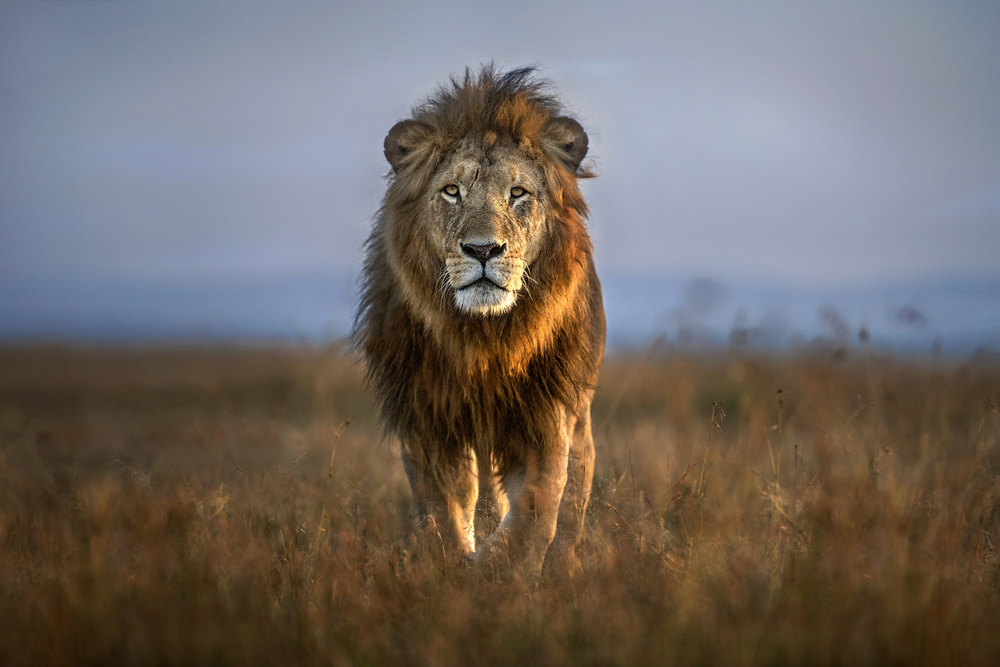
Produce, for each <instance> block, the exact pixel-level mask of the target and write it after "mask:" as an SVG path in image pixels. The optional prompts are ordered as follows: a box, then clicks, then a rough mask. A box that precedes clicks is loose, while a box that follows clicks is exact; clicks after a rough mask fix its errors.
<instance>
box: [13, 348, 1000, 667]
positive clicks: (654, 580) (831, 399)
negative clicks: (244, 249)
mask: <svg viewBox="0 0 1000 667" xmlns="http://www.w3.org/2000/svg"><path fill="white" fill-rule="evenodd" d="M998 401H1000V369H998V368H996V367H992V368H990V367H986V366H984V365H982V364H979V365H977V364H973V363H968V362H964V363H963V362H959V361H954V362H953V361H932V360H923V361H898V360H896V361H894V360H892V359H886V358H880V357H878V356H875V355H866V354H863V353H861V352H858V353H855V354H852V355H848V357H847V358H846V359H834V358H831V357H829V356H824V355H810V354H801V355H793V354H788V355H782V356H752V355H747V354H740V353H737V352H731V351H724V352H721V353H719V354H716V355H703V356H699V355H692V354H683V353H680V352H677V351H669V350H659V351H658V350H650V351H648V352H645V353H637V354H633V355H618V356H613V357H611V358H609V359H608V361H607V362H606V364H605V367H604V371H603V373H602V376H601V380H600V387H599V390H598V393H597V396H596V398H595V402H594V408H593V410H594V428H595V440H596V442H597V469H596V475H595V483H594V492H593V496H592V501H591V505H590V508H589V510H588V513H587V517H586V522H587V538H586V541H585V543H584V545H583V548H582V552H581V560H582V564H583V574H582V575H580V576H576V577H569V576H563V575H561V574H559V573H547V574H546V575H544V576H543V577H542V579H541V580H532V581H528V580H523V579H520V578H518V577H517V576H507V577H500V578H496V579H485V578H483V579H477V578H475V577H472V576H470V575H469V573H468V572H467V571H464V570H462V569H455V568H454V567H448V566H446V565H445V564H444V563H443V562H442V560H441V558H440V555H439V554H438V553H435V552H434V550H433V549H432V548H428V547H427V546H426V545H427V544H428V541H427V540H422V539H418V536H416V535H415V534H414V532H413V527H412V526H413V523H412V518H413V517H412V507H411V501H410V494H409V488H408V486H407V484H406V480H405V476H404V474H403V471H402V467H401V465H400V463H399V461H398V456H397V451H396V449H397V444H396V443H395V442H393V440H391V439H385V438H383V437H382V435H381V432H380V430H379V427H378V425H377V422H376V417H375V414H374V410H373V404H372V400H371V398H370V396H369V394H368V393H367V392H366V391H365V389H364V387H363V382H362V371H361V368H360V365H359V364H358V363H357V362H356V360H354V359H352V358H350V357H349V356H348V355H346V353H345V351H344V349H343V348H341V347H338V346H331V347H328V348H312V347H302V348H274V347H272V348H268V347H229V348H208V347H205V348H177V347H161V348H144V349H139V348H127V349H112V348H73V347H59V346H8V347H5V348H0V619H2V620H0V664H2V665H81V664H104V665H109V664H110V665H114V664H122V665H144V664H157V665H208V664H211V665H220V664H233V665H279V664H280V665H396V664H400V665H424V664H426V665H460V664H475V665H490V664H503V665H515V664H524V665H586V664H595V665H643V664H657V665H763V664H766V665H996V664H1000V553H998V550H1000V413H998V408H997V405H998Z"/></svg>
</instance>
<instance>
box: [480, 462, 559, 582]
mask: <svg viewBox="0 0 1000 667" xmlns="http://www.w3.org/2000/svg"><path fill="white" fill-rule="evenodd" d="M568 453H569V450H568V447H567V446H566V444H565V443H551V444H550V449H548V450H547V451H543V452H541V453H530V454H529V455H528V456H527V457H526V460H525V461H524V464H523V465H522V466H518V467H517V468H515V469H514V470H512V471H511V472H510V473H508V475H507V476H506V477H505V478H504V486H505V487H506V490H507V496H508V498H509V500H510V510H509V511H508V512H507V516H506V517H504V520H503V522H502V523H501V524H500V527H499V528H498V529H497V531H496V532H495V533H494V534H493V535H492V536H490V538H489V539H488V540H487V541H486V544H485V545H484V546H483V549H482V550H481V551H480V553H479V555H478V559H479V561H480V562H481V563H484V564H486V565H487V567H491V568H498V567H499V568H505V567H508V566H511V565H513V566H515V567H522V568H523V569H524V571H525V572H526V573H528V574H531V575H535V574H538V573H539V572H541V569H542V563H543V561H544V560H545V552H546V551H547V549H548V547H549V544H550V543H551V542H552V538H553V537H554V536H555V534H556V523H557V521H558V518H559V499H560V498H561V497H562V493H563V487H565V485H566V460H567V456H568Z"/></svg>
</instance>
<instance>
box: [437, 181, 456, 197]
mask: <svg viewBox="0 0 1000 667" xmlns="http://www.w3.org/2000/svg"><path fill="white" fill-rule="evenodd" d="M441 192H443V193H445V194H446V195H448V196H449V197H457V196H458V193H459V189H458V186H457V185H455V184H454V183H449V184H448V185H446V186H444V187H443V188H441Z"/></svg>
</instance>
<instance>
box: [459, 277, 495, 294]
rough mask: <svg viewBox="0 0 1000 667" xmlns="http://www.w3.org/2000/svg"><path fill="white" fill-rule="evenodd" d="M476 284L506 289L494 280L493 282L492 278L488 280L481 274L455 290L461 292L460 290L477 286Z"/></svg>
mask: <svg viewBox="0 0 1000 667" xmlns="http://www.w3.org/2000/svg"><path fill="white" fill-rule="evenodd" d="M477 286H482V287H495V288H496V289H501V290H504V291H506V289H505V288H504V287H502V286H500V285H497V284H496V283H495V282H493V281H492V280H490V279H489V278H487V277H486V276H481V277H479V278H478V279H476V280H473V281H472V282H471V283H469V284H468V285H463V286H461V287H459V288H458V289H457V290H456V291H458V292H461V291H462V290H467V289H471V288H473V287H477Z"/></svg>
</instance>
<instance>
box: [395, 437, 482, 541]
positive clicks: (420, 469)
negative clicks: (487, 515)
mask: <svg viewBox="0 0 1000 667" xmlns="http://www.w3.org/2000/svg"><path fill="white" fill-rule="evenodd" d="M402 460H403V469H404V470H405V471H406V476H407V478H408V479H409V481H410V490H411V491H412V492H413V502H414V505H415V506H416V513H417V529H418V532H419V533H420V534H421V535H422V536H424V537H426V538H427V539H428V540H430V541H431V542H434V541H436V542H437V543H439V544H440V547H441V548H442V549H443V551H444V553H445V555H446V556H448V557H449V558H450V557H453V556H465V555H468V554H471V553H472V552H473V551H475V549H476V541H475V530H474V521H475V508H476V497H477V495H478V493H479V482H478V472H477V466H476V457H475V454H474V453H473V452H472V451H471V450H470V451H469V453H468V456H467V457H461V458H460V459H459V460H458V461H455V462H441V461H431V460H429V459H428V458H427V457H426V455H424V454H423V450H421V449H420V448H417V447H415V446H414V445H413V443H404V445H403V449H402Z"/></svg>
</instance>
